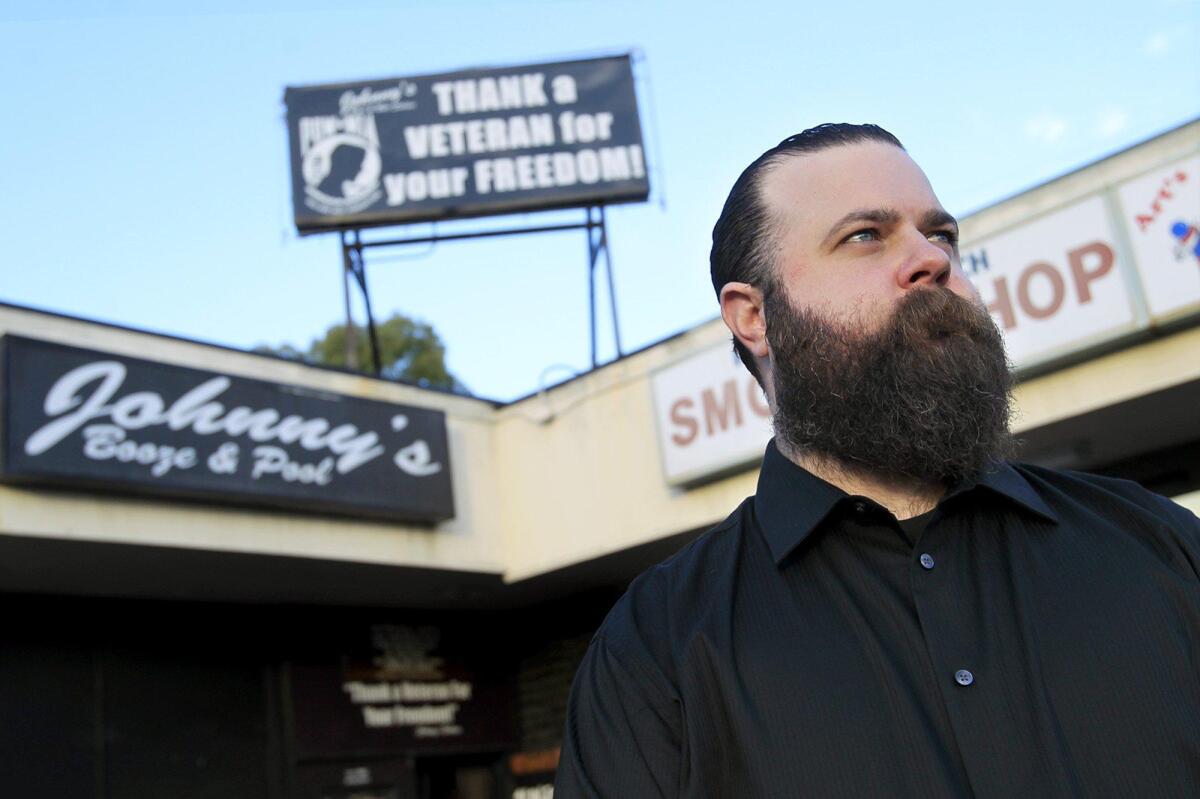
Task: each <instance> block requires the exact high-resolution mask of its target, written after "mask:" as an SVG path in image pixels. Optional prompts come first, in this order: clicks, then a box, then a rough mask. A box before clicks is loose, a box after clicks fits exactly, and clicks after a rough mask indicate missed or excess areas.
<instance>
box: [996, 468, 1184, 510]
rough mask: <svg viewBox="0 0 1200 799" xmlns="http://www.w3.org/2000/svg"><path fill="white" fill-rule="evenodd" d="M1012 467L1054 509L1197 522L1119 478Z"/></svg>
mask: <svg viewBox="0 0 1200 799" xmlns="http://www.w3.org/2000/svg"><path fill="white" fill-rule="evenodd" d="M1011 465H1012V467H1013V468H1014V469H1015V470H1016V471H1017V473H1018V474H1020V475H1021V476H1022V477H1023V478H1025V481H1026V482H1027V483H1029V485H1030V486H1031V487H1032V488H1033V489H1034V491H1036V492H1037V493H1038V495H1039V496H1041V497H1042V498H1043V499H1045V500H1046V501H1047V502H1048V503H1049V504H1050V505H1051V506H1052V507H1053V506H1054V505H1056V504H1059V505H1063V504H1069V505H1083V506H1086V507H1088V508H1091V509H1092V510H1093V511H1096V512H1101V513H1102V512H1105V511H1119V510H1129V511H1133V512H1136V511H1141V512H1142V513H1145V514H1148V515H1150V516H1155V517H1159V518H1161V519H1162V520H1163V521H1166V522H1180V523H1189V522H1191V523H1194V522H1195V520H1196V516H1195V514H1193V513H1192V512H1191V511H1189V510H1188V509H1187V508H1184V507H1182V506H1181V505H1179V504H1177V503H1175V502H1172V501H1171V500H1170V499H1168V498H1166V497H1164V496H1162V495H1161V494H1156V493H1154V492H1153V491H1150V490H1149V489H1147V488H1145V487H1144V486H1142V485H1141V484H1140V483H1136V482H1134V481H1133V480H1126V479H1124V478H1120V477H1109V476H1106V475H1101V474H1093V473H1091V472H1080V471H1073V470H1070V469H1052V468H1050V467H1047V466H1037V465H1035V464H1030V463H1013V464H1011Z"/></svg>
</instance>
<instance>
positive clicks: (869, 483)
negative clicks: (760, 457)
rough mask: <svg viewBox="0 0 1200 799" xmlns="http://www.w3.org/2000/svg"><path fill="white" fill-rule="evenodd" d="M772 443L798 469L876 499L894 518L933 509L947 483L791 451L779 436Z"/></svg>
mask: <svg viewBox="0 0 1200 799" xmlns="http://www.w3.org/2000/svg"><path fill="white" fill-rule="evenodd" d="M775 443H776V446H777V447H778V448H779V452H780V453H781V454H782V455H783V456H784V457H785V458H787V459H788V460H790V461H791V462H792V463H794V464H796V465H797V466H799V467H800V468H802V469H806V470H807V471H809V472H811V473H812V474H815V475H816V476H817V477H820V478H821V479H822V480H824V481H825V482H827V483H829V484H831V485H835V486H837V487H838V488H840V489H842V490H843V491H845V492H846V493H847V494H855V495H857V496H863V497H867V498H869V499H872V500H874V501H876V502H878V503H879V504H880V505H882V506H883V507H885V508H887V509H888V510H889V511H891V512H892V515H894V516H895V517H896V518H897V519H908V518H911V517H913V516H920V515H921V514H922V513H926V512H927V511H931V510H933V508H934V507H935V506H936V505H937V503H938V500H940V499H941V498H942V496H943V495H944V494H945V493H946V486H945V485H943V484H942V483H940V482H927V481H924V480H917V479H916V478H913V477H908V476H907V475H887V474H880V473H878V472H871V471H868V470H865V469H855V468H853V467H850V466H847V465H846V464H845V463H843V462H842V461H840V460H838V459H836V458H833V457H830V456H828V455H822V454H819V453H814V452H794V451H792V450H790V449H789V448H788V447H786V445H784V444H782V443H781V442H780V441H779V440H778V439H776V441H775Z"/></svg>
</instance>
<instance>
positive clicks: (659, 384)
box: [652, 342, 771, 485]
mask: <svg viewBox="0 0 1200 799" xmlns="http://www.w3.org/2000/svg"><path fill="white" fill-rule="evenodd" d="M652 385H653V391H654V411H655V417H656V418H657V422H658V442H659V451H660V452H661V453H662V461H663V473H664V476H665V477H666V480H667V482H668V483H670V484H672V485H683V484H688V483H694V482H699V481H701V480H704V479H707V478H712V477H718V476H720V475H722V474H724V473H727V472H729V471H732V470H735V469H738V468H742V467H745V466H748V465H750V464H752V463H755V462H756V461H757V460H758V459H759V458H761V457H762V454H763V450H764V448H765V447H766V445H767V441H768V440H770V438H771V411H770V408H768V407H767V401H766V398H765V397H763V393H762V390H761V389H760V388H759V387H758V383H757V382H756V381H755V380H754V377H753V376H752V375H751V374H750V373H749V372H748V371H746V369H745V368H744V367H743V366H742V365H741V363H739V362H738V360H737V359H736V358H735V357H734V355H733V353H732V352H731V348H730V346H729V343H728V342H721V343H720V344H717V345H715V346H712V347H709V348H708V349H706V350H704V351H702V352H700V353H697V354H696V355H692V356H690V357H688V358H686V359H685V360H682V361H680V362H678V363H675V364H672V365H671V366H668V367H666V368H665V369H662V370H660V371H658V372H656V373H655V374H654V377H653V378H652Z"/></svg>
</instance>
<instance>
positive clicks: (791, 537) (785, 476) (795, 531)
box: [754, 439, 1058, 565]
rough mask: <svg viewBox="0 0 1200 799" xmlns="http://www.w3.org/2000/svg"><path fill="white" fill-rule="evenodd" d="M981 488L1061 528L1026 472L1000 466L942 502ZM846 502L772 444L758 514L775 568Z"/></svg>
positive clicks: (957, 488) (764, 468) (839, 491)
mask: <svg viewBox="0 0 1200 799" xmlns="http://www.w3.org/2000/svg"><path fill="white" fill-rule="evenodd" d="M976 487H979V488H984V489H987V490H989V491H991V492H993V493H995V494H997V495H999V496H1001V497H1004V498H1006V499H1008V500H1011V501H1012V502H1015V503H1016V504H1018V505H1020V506H1021V507H1023V508H1025V509H1026V510H1029V511H1031V512H1032V513H1035V514H1037V515H1039V516H1041V517H1042V518H1044V519H1046V520H1047V521H1050V522H1054V523H1056V524H1057V523H1058V515H1057V514H1056V513H1055V512H1054V511H1053V510H1051V508H1050V506H1049V505H1047V504H1046V501H1045V500H1044V499H1042V497H1041V495H1039V494H1038V493H1037V492H1036V491H1035V490H1034V489H1033V486H1031V485H1029V482H1028V481H1027V480H1026V479H1025V478H1024V477H1023V476H1022V475H1021V473H1020V472H1018V471H1017V470H1016V469H1014V468H1013V467H1012V466H1010V465H1009V464H1007V463H997V464H996V465H995V466H993V467H992V468H990V469H989V470H987V471H985V472H984V473H983V474H981V475H980V476H979V478H978V479H977V480H973V481H970V482H966V483H962V484H960V485H957V486H954V487H953V488H951V490H949V491H947V492H946V496H945V498H944V499H943V500H942V501H943V502H944V501H946V500H947V499H950V498H952V497H955V496H958V495H959V494H963V493H966V492H968V491H970V490H972V489H974V488H976ZM847 497H849V494H847V493H846V492H845V491H843V490H842V489H840V488H838V487H837V486H835V485H832V484H831V483H827V482H826V481H824V480H822V479H821V478H820V477H817V476H816V475H815V474H812V473H811V472H809V471H808V470H806V469H803V468H801V467H799V466H797V465H796V464H794V463H792V462H791V461H790V460H788V459H787V458H786V457H784V455H783V454H782V453H781V452H780V451H779V449H778V447H776V446H775V440H774V439H771V441H770V442H769V443H768V444H767V451H766V453H765V454H764V455H763V463H762V469H761V471H760V472H759V474H758V491H757V493H756V494H755V495H754V514H755V517H756V518H757V519H758V524H759V527H760V528H761V529H762V531H763V536H764V537H765V538H766V540H767V547H768V548H769V549H770V550H771V557H772V558H773V559H774V561H775V563H776V565H778V564H779V563H780V562H781V561H782V560H783V559H784V558H786V557H787V556H788V554H789V553H790V552H791V551H792V550H794V549H795V548H796V547H798V546H799V545H800V544H801V543H802V542H803V541H804V540H805V539H806V538H808V536H809V535H810V534H811V533H812V531H813V530H814V529H816V527H817V526H818V525H819V524H821V522H823V521H824V520H825V519H826V517H828V516H829V515H830V513H832V512H833V510H834V508H836V507H837V506H838V504H839V503H840V502H841V501H842V500H844V499H846V498H847ZM940 504H941V503H939V505H940Z"/></svg>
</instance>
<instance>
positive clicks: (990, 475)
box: [946, 463, 1058, 524]
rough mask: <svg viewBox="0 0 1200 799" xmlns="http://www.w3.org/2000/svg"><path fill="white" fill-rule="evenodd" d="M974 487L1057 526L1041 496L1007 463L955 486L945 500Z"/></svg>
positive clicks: (1054, 516)
mask: <svg viewBox="0 0 1200 799" xmlns="http://www.w3.org/2000/svg"><path fill="white" fill-rule="evenodd" d="M975 486H980V487H982V488H986V489H988V490H989V491H992V492H993V493H995V494H999V495H1000V496H1002V497H1005V498H1007V499H1009V500H1012V501H1013V502H1015V503H1017V504H1018V505H1020V506H1021V507H1023V508H1025V509H1026V510H1028V511H1030V512H1032V513H1036V514H1037V515H1038V516H1041V517H1042V518H1043V519H1045V520H1046V521H1049V522H1053V523H1054V524H1058V514H1057V513H1055V512H1054V511H1053V510H1052V509H1051V508H1050V506H1049V505H1047V504H1046V500H1044V499H1042V495H1041V494H1039V493H1038V492H1037V491H1035V490H1034V488H1033V486H1031V485H1030V484H1029V481H1028V480H1026V479H1025V478H1024V476H1022V474H1021V473H1020V472H1018V471H1017V470H1016V469H1014V468H1013V467H1012V466H1010V465H1009V464H1007V463H996V464H994V465H993V466H992V467H991V468H990V469H988V470H987V471H985V472H984V473H983V474H981V475H980V476H979V479H978V480H977V481H974V482H971V483H965V484H963V485H961V486H956V487H955V488H952V489H951V490H950V491H948V492H947V493H946V499H949V498H950V497H953V496H956V495H957V494H961V493H963V492H965V491H967V490H969V489H971V488H974V487H975Z"/></svg>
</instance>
